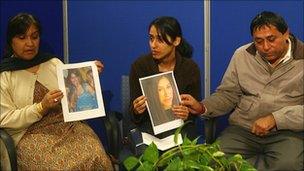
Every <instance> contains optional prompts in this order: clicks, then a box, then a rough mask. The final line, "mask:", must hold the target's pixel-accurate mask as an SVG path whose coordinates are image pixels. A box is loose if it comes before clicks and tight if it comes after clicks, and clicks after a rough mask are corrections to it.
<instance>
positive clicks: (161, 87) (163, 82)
mask: <svg viewBox="0 0 304 171" xmlns="http://www.w3.org/2000/svg"><path fill="white" fill-rule="evenodd" d="M157 88H158V89H157V90H158V97H159V101H160V103H161V105H162V106H163V108H164V109H165V110H167V109H170V108H171V107H172V100H173V88H172V85H171V84H170V82H169V80H168V79H167V78H166V77H162V78H161V79H160V80H159V81H158V85H157Z"/></svg>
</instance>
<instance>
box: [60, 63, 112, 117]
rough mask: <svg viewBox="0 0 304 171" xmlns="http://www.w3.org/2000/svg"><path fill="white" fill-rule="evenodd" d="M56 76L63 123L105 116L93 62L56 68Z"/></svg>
mask: <svg viewBox="0 0 304 171" xmlns="http://www.w3.org/2000/svg"><path fill="white" fill-rule="evenodd" d="M57 76H58V85H59V89H60V90H61V91H62V92H63V98H62V100H61V104H62V112H63V117H64V121H65V122H71V121H77V120H86V119H92V118H97V117H103V116H105V115H106V114H105V109H104V103H103V98H102V91H101V87H100V81H99V75H98V70H97V66H96V65H95V62H94V61H90V62H81V63H75V64H65V65H60V66H57Z"/></svg>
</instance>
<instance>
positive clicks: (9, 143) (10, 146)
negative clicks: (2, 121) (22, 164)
mask: <svg viewBox="0 0 304 171" xmlns="http://www.w3.org/2000/svg"><path fill="white" fill-rule="evenodd" d="M0 139H1V140H2V142H3V144H4V145H5V147H6V150H7V153H8V156H9V161H10V165H11V170H12V171H17V155H16V149H15V143H14V141H13V139H12V137H11V136H10V135H9V134H8V133H7V132H6V131H5V130H4V129H3V128H0ZM0 170H1V163H0Z"/></svg>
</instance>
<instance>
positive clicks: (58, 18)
mask: <svg viewBox="0 0 304 171" xmlns="http://www.w3.org/2000/svg"><path fill="white" fill-rule="evenodd" d="M20 12H26V13H31V14H33V15H35V16H36V17H37V18H38V19H39V20H40V22H41V25H42V35H41V36H42V37H41V42H40V43H41V44H40V46H41V49H42V50H44V51H47V52H51V53H53V54H56V55H58V56H59V57H61V59H63V20H62V2H61V1H49V0H48V1H41V0H40V1H39V0H23V1H20V0H10V1H9V0H1V1H0V25H1V27H0V38H1V40H0V42H1V45H0V53H1V56H2V55H3V52H4V48H5V46H6V44H5V43H6V28H7V23H8V21H9V18H10V17H13V16H15V15H16V14H18V13H20Z"/></svg>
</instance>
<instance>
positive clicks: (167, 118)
mask: <svg viewBox="0 0 304 171" xmlns="http://www.w3.org/2000/svg"><path fill="white" fill-rule="evenodd" d="M140 82H141V86H142V90H143V93H144V94H145V96H146V98H147V104H148V105H147V107H148V111H149V114H150V116H151V122H152V126H153V127H157V126H159V125H162V124H169V125H170V123H169V122H171V121H174V120H177V119H179V118H177V117H176V116H175V115H174V113H173V111H172V108H173V106H176V105H179V104H180V100H179V97H178V90H177V87H176V86H175V81H174V77H173V73H172V72H169V73H163V74H157V75H154V76H149V77H146V78H141V79H140ZM174 126H175V125H174ZM174 126H173V127H174ZM154 129H155V130H158V128H154ZM166 129H169V130H170V128H166ZM172 129H174V128H172ZM162 131H164V130H160V131H156V132H162Z"/></svg>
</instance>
